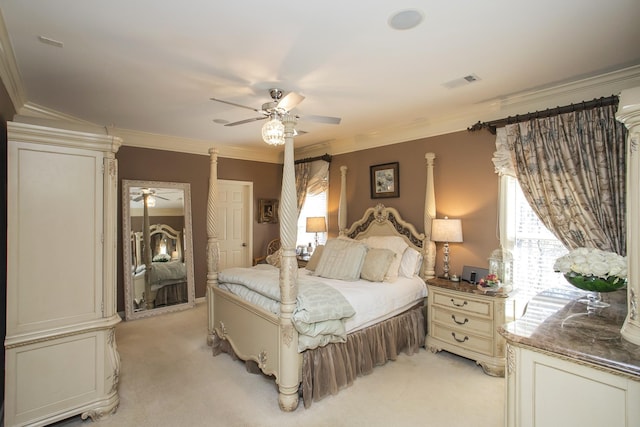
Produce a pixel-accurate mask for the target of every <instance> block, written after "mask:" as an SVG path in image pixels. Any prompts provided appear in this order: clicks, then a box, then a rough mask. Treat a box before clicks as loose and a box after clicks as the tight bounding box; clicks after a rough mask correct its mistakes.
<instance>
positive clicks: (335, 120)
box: [300, 114, 342, 125]
mask: <svg viewBox="0 0 640 427" xmlns="http://www.w3.org/2000/svg"><path fill="white" fill-rule="evenodd" d="M300 119H301V120H303V121H308V122H317V123H326V124H329V125H339V124H340V122H341V121H342V119H341V118H340V117H329V116H314V115H312V114H309V115H304V116H300Z"/></svg>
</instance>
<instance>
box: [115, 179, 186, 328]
mask: <svg viewBox="0 0 640 427" xmlns="http://www.w3.org/2000/svg"><path fill="white" fill-rule="evenodd" d="M122 184H123V185H122V230H123V242H124V251H123V257H124V258H123V261H124V262H123V266H124V268H123V270H124V298H125V301H124V303H125V304H124V305H125V317H126V319H127V320H132V319H139V318H142V317H148V316H153V315H157V314H162V313H166V312H170V311H177V310H183V309H187V308H191V307H194V306H195V284H194V281H193V280H194V279H193V243H192V239H191V190H190V185H189V184H186V183H176V182H156V181H133V180H123V181H122Z"/></svg>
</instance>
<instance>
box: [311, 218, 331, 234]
mask: <svg viewBox="0 0 640 427" xmlns="http://www.w3.org/2000/svg"><path fill="white" fill-rule="evenodd" d="M325 231H327V221H326V220H325V218H324V217H323V216H310V217H307V233H324V232H325Z"/></svg>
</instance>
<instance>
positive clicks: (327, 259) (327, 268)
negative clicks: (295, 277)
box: [314, 239, 368, 281]
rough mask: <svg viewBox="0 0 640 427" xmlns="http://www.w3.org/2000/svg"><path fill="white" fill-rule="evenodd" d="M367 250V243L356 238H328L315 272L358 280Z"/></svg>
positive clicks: (335, 277)
mask: <svg viewBox="0 0 640 427" xmlns="http://www.w3.org/2000/svg"><path fill="white" fill-rule="evenodd" d="M367 250H368V248H367V246H366V245H365V244H363V243H360V242H359V241H356V240H351V241H350V240H345V239H331V240H328V241H327V243H326V244H325V246H324V249H323V250H322V255H321V257H320V261H319V262H318V266H317V267H316V270H315V273H314V274H315V275H316V276H320V277H326V278H328V279H338V280H349V281H354V280H358V279H359V278H360V271H361V270H362V264H363V263H364V257H365V256H366V255H367Z"/></svg>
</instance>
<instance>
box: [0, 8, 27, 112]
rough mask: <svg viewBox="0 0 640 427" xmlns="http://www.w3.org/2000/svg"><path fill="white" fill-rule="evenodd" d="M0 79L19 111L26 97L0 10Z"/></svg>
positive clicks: (14, 106)
mask: <svg viewBox="0 0 640 427" xmlns="http://www.w3.org/2000/svg"><path fill="white" fill-rule="evenodd" d="M0 79H1V80H2V83H3V84H4V87H5V90H6V91H7V94H8V95H9V98H11V102H12V103H13V108H14V109H15V110H16V111H18V110H19V109H20V108H22V106H23V105H24V104H25V102H26V96H25V93H24V89H23V88H24V85H23V84H22V77H21V76H20V71H18V65H17V63H16V57H15V55H14V53H13V47H12V46H11V39H10V38H9V33H8V32H7V27H6V25H5V23H4V17H3V16H2V10H0Z"/></svg>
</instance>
